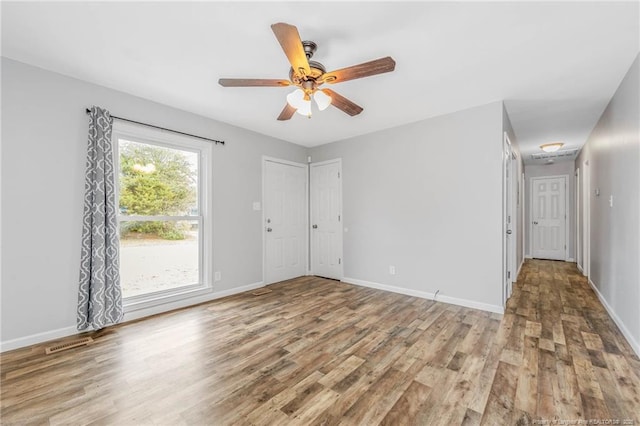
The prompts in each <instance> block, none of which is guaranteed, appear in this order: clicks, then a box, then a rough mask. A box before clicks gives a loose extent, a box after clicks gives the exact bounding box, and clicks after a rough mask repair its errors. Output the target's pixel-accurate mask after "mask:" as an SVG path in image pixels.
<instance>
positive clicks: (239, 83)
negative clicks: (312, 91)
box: [218, 78, 291, 87]
mask: <svg viewBox="0 0 640 426" xmlns="http://www.w3.org/2000/svg"><path fill="white" fill-rule="evenodd" d="M218 83H219V84H220V86H223V87H284V86H289V85H290V84H291V82H290V81H287V80H275V79H268V78H221V79H220V80H218Z"/></svg>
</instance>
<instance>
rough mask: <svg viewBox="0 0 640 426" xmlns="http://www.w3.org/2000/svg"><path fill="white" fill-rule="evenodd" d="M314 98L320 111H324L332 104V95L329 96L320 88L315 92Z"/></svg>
mask: <svg viewBox="0 0 640 426" xmlns="http://www.w3.org/2000/svg"><path fill="white" fill-rule="evenodd" d="M313 99H314V100H315V101H316V104H317V105H318V109H319V110H320V111H324V110H325V109H327V107H328V106H329V105H331V96H328V95H327V94H326V93H324V92H322V91H320V90H318V91H317V92H316V93H314V94H313Z"/></svg>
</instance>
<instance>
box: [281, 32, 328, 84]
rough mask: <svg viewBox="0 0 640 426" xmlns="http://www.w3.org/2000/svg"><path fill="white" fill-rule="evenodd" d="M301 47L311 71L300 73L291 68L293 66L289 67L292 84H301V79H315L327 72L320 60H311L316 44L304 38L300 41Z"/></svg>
mask: <svg viewBox="0 0 640 426" xmlns="http://www.w3.org/2000/svg"><path fill="white" fill-rule="evenodd" d="M302 47H303V48H304V53H305V55H306V56H307V59H308V60H309V69H310V70H311V72H310V73H309V74H308V75H301V74H299V73H297V72H295V71H294V70H293V68H290V69H289V79H290V80H291V81H292V82H293V83H294V84H301V83H302V82H303V81H307V80H313V81H315V80H317V79H318V78H320V77H321V76H322V74H324V73H325V72H327V69H326V68H325V67H324V65H322V64H321V63H320V62H316V61H311V60H310V59H311V58H312V57H313V54H314V53H315V52H316V49H317V48H318V45H317V44H316V43H315V42H313V41H310V40H305V41H303V42H302Z"/></svg>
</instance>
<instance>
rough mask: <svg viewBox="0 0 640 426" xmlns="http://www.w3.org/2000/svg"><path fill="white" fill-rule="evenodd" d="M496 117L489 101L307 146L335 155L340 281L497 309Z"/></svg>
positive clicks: (324, 156) (317, 155)
mask: <svg viewBox="0 0 640 426" xmlns="http://www.w3.org/2000/svg"><path fill="white" fill-rule="evenodd" d="M502 114H503V111H502V102H494V103H491V104H488V105H484V106H480V107H476V108H472V109H468V110H465V111H460V112H456V113H453V114H448V115H445V116H440V117H436V118H432V119H428V120H424V121H420V122H417V123H413V124H409V125H405V126H401V127H397V128H393V129H388V130H384V131H379V132H375V133H372V134H368V135H364V136H359V137H355V138H351V139H347V140H344V141H340V142H335V143H331V144H327V145H323V146H320V147H316V148H313V149H312V150H311V156H312V160H313V162H318V161H324V160H329V159H333V158H342V167H343V177H344V179H343V203H344V205H343V214H344V227H345V228H347V229H348V232H345V233H344V275H345V277H346V278H351V279H356V280H360V281H367V282H370V283H376V284H382V285H386V286H393V287H399V288H402V289H406V290H414V291H418V292H426V293H433V292H435V291H436V290H440V293H439V294H440V295H444V296H449V297H453V298H458V299H464V300H471V301H477V302H481V303H485V304H488V305H492V306H497V307H499V306H501V305H502V300H501V299H502V296H501V294H502V293H501V292H502V290H501V288H502V287H501V280H502V278H501V277H502V270H501V265H502V190H501V188H502ZM461 171H463V172H461ZM389 265H394V266H395V267H396V275H390V274H389Z"/></svg>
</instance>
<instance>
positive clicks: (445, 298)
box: [341, 277, 504, 314]
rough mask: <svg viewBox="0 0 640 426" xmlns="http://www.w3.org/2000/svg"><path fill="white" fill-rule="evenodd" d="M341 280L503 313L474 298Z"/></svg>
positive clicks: (496, 307)
mask: <svg viewBox="0 0 640 426" xmlns="http://www.w3.org/2000/svg"><path fill="white" fill-rule="evenodd" d="M341 281H342V282H345V283H348V284H355V285H359V286H361V287H369V288H375V289H377V290H384V291H390V292H392V293H399V294H404V295H407V296H414V297H419V298H421V299H429V300H436V301H438V302H444V303H450V304H452V305H458V306H464V307H466V308H472V309H480V310H482V311H488V312H495V313H498V314H502V313H504V308H503V307H502V306H498V305H490V304H488V303H482V302H476V301H474V300H467V299H459V298H457V297H451V296H445V295H443V294H440V293H438V295H437V297H435V299H434V293H430V292H426V291H420V290H413V289H410V288H403V287H396V286H391V285H386V284H380V283H375V282H372V281H365V280H359V279H357V278H348V277H344V278H343V279H342V280H341Z"/></svg>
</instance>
